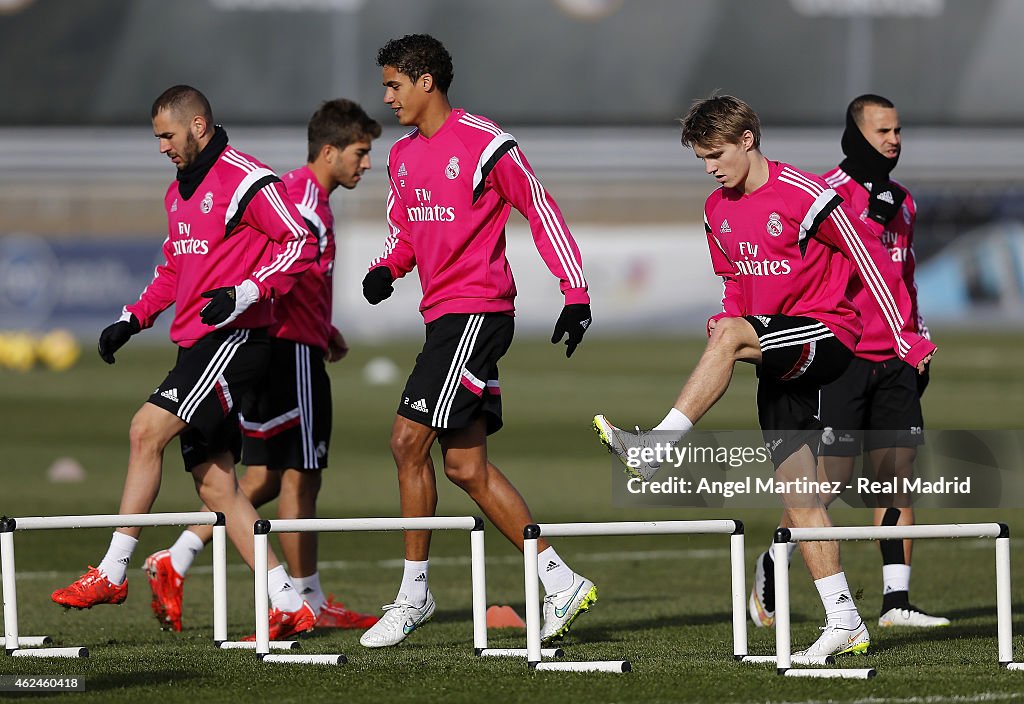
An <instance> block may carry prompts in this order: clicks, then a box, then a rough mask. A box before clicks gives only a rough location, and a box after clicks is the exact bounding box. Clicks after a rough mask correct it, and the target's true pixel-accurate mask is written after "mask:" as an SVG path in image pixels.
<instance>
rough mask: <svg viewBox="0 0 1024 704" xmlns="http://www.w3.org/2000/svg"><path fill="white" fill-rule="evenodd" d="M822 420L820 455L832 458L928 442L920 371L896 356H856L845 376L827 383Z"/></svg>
mask: <svg viewBox="0 0 1024 704" xmlns="http://www.w3.org/2000/svg"><path fill="white" fill-rule="evenodd" d="M821 422H822V423H823V424H824V425H825V432H824V434H823V435H822V437H821V454H823V455H826V456H830V457H856V456H857V455H859V454H861V452H862V451H864V450H868V451H871V450H878V449H882V448H889V447H917V446H918V445H921V444H923V443H924V416H923V415H922V413H921V397H920V396H919V395H918V392H917V370H916V369H914V368H913V367H911V366H910V365H909V364H907V363H906V362H904V361H902V360H900V359H897V358H893V359H887V360H885V361H883V362H871V361H869V360H866V359H861V358H860V357H855V358H854V360H853V362H851V363H850V366H849V368H847V370H846V371H845V372H844V373H843V375H842V376H841V377H839V378H838V379H837V380H835V381H833V382H832V383H831V384H828V385H827V386H823V387H822V389H821Z"/></svg>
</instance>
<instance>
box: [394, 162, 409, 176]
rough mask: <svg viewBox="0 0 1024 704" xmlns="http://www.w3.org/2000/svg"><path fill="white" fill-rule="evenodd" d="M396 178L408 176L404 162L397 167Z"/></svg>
mask: <svg viewBox="0 0 1024 704" xmlns="http://www.w3.org/2000/svg"><path fill="white" fill-rule="evenodd" d="M396 175H397V176H408V175H409V172H408V171H406V170H405V162H404V161H403V162H402V163H401V164H400V165H399V167H398V173H397V174H396Z"/></svg>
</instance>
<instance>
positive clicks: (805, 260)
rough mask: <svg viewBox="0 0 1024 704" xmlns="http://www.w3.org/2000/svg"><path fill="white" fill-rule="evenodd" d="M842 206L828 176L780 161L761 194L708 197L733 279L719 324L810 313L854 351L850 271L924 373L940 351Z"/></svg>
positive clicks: (720, 252) (715, 234) (721, 268)
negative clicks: (848, 290) (921, 331)
mask: <svg viewBox="0 0 1024 704" xmlns="http://www.w3.org/2000/svg"><path fill="white" fill-rule="evenodd" d="M842 200H843V199H842V198H841V197H840V196H839V195H838V194H837V193H836V192H835V191H833V190H832V189H831V188H829V187H828V186H827V184H826V183H825V182H824V180H823V179H822V178H821V177H820V176H816V175H814V174H809V173H807V172H804V171H800V170H798V169H795V168H793V167H792V166H790V165H788V164H783V163H780V162H775V161H769V162H768V181H767V182H766V183H765V184H764V185H763V186H761V187H760V188H758V189H757V190H756V191H754V192H753V193H750V194H744V193H741V192H740V191H738V190H736V189H731V188H724V187H723V188H719V189H718V190H716V191H715V192H714V193H712V194H711V195H710V196H708V199H707V202H706V203H705V205H704V225H705V229H706V231H707V236H708V245H709V247H710V250H711V261H712V264H713V266H714V269H715V273H716V274H718V275H719V276H721V277H722V279H723V281H724V282H725V293H724V296H723V299H722V304H723V308H724V310H723V312H722V313H720V314H718V315H716V316H714V317H715V318H722V317H726V316H732V317H737V316H744V315H778V314H783V315H794V316H806V317H808V318H813V319H815V320H819V321H821V322H822V323H824V324H825V325H826V326H827V327H828V328H829V329H830V330H831V331H832V332H833V334H835V336H836V338H837V339H838V340H839V341H840V342H842V343H843V344H844V345H846V346H847V347H848V348H849V349H850V350H853V349H854V348H855V347H856V344H857V339H858V338H859V337H860V334H861V328H862V324H861V321H860V316H859V315H858V313H857V309H856V308H855V307H854V305H853V303H852V302H851V301H850V300H849V298H847V295H846V288H847V285H848V284H849V279H850V274H851V264H852V269H853V271H854V272H856V273H857V275H858V276H859V277H860V279H861V280H862V281H863V282H864V283H865V287H866V288H867V289H868V292H869V294H870V296H869V299H870V300H871V302H872V304H873V305H874V306H875V307H877V308H878V309H879V311H880V316H881V317H882V319H883V320H884V321H885V324H886V327H887V329H888V331H889V336H890V343H891V345H892V346H893V348H894V349H895V350H896V353H897V354H898V356H899V357H900V358H901V359H904V360H905V361H906V362H907V363H909V364H911V365H914V366H916V365H917V363H918V362H920V361H921V360H922V359H924V357H926V356H927V355H928V354H930V353H931V352H932V351H934V349H935V346H934V345H933V344H932V343H931V342H929V341H928V340H926V339H924V338H923V337H921V335H919V334H918V333H917V332H915V331H914V329H913V323H912V322H911V321H910V309H911V302H910V294H909V293H908V292H907V288H906V286H904V285H903V281H902V280H901V279H900V278H899V274H898V272H897V271H896V269H895V268H894V267H893V265H892V261H891V260H890V259H889V256H888V253H887V252H886V250H885V248H884V247H882V245H881V242H879V240H878V238H877V237H874V236H872V235H871V233H870V232H869V231H868V230H867V228H866V227H865V226H864V224H863V223H862V222H861V221H860V220H859V219H853V220H851V218H850V217H849V216H848V215H847V213H846V210H845V209H844V208H843V207H840V204H841V203H842Z"/></svg>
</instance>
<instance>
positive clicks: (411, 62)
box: [377, 34, 455, 95]
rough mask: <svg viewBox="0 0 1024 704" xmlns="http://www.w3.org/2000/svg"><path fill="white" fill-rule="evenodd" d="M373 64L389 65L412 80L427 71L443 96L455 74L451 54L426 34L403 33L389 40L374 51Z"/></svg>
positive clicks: (415, 79) (382, 66) (446, 92)
mask: <svg viewBox="0 0 1024 704" xmlns="http://www.w3.org/2000/svg"><path fill="white" fill-rule="evenodd" d="M377 65H378V66H380V67H381V68H384V67H385V66H391V67H393V68H395V69H396V70H397V71H398V72H399V73H404V74H405V75H406V76H408V77H409V78H411V79H412V80H413V81H417V80H419V77H420V76H423V75H425V74H428V73H429V74H430V75H431V76H433V77H434V83H435V84H436V85H437V87H438V88H440V89H441V92H442V93H444V94H445V95H447V94H448V86H450V85H451V84H452V79H453V78H454V77H455V69H454V68H453V67H452V56H451V54H449V53H448V50H447V49H445V48H444V44H442V43H441V42H439V41H438V40H436V39H434V38H433V37H432V36H430V35H429V34H406V35H405V36H404V37H402V38H401V39H391V40H390V41H388V43H387V44H385V45H384V46H382V47H381V49H380V51H378V52H377Z"/></svg>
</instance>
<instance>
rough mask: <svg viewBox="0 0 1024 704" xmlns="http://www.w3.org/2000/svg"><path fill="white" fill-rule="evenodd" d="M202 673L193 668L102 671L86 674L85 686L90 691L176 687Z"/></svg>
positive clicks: (199, 678)
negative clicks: (156, 686)
mask: <svg viewBox="0 0 1024 704" xmlns="http://www.w3.org/2000/svg"><path fill="white" fill-rule="evenodd" d="M203 677H204V676H203V675H202V674H201V673H199V672H196V671H195V670H185V669H182V670H151V671H146V670H140V671H137V672H125V673H120V674H114V673H103V674H90V675H88V678H87V679H88V683H87V685H86V686H87V687H88V690H89V691H90V692H104V691H110V690H114V689H123V690H129V689H137V688H138V687H146V686H151V685H173V686H175V687H178V686H179V685H181V683H182V682H184V681H186V680H201V679H203Z"/></svg>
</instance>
